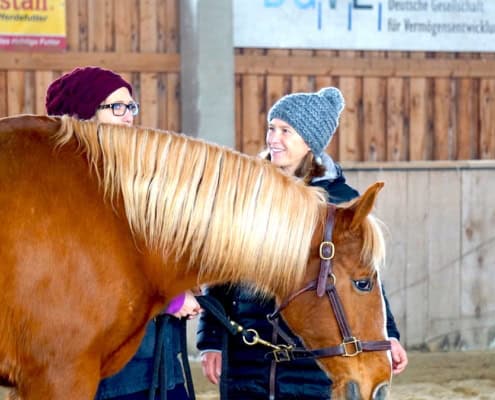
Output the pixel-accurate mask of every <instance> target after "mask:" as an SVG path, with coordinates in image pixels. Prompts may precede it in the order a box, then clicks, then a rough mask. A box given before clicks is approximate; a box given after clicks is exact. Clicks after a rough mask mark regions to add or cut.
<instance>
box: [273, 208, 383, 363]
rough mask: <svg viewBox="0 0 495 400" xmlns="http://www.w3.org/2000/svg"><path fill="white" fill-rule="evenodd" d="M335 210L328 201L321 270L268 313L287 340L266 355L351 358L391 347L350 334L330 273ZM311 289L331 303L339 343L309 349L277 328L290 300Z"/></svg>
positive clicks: (321, 249)
mask: <svg viewBox="0 0 495 400" xmlns="http://www.w3.org/2000/svg"><path fill="white" fill-rule="evenodd" d="M335 212H336V206H335V205H333V204H328V208H327V220H326V225H325V232H324V236H323V241H322V242H321V244H320V272H319V274H318V278H317V279H315V280H313V281H311V282H309V283H308V284H307V285H306V286H304V287H303V288H302V289H300V290H298V291H297V292H295V293H293V294H292V295H290V296H289V297H288V298H287V299H285V300H284V301H283V302H282V303H281V304H280V305H279V306H278V307H277V308H276V310H275V311H274V312H273V313H272V314H269V315H268V316H267V318H268V320H269V321H270V322H271V323H272V324H273V325H274V327H275V329H276V330H278V333H279V335H280V336H281V337H282V338H283V339H284V340H285V341H286V342H287V343H288V344H287V345H280V344H279V345H276V346H274V347H276V348H275V349H274V350H273V351H272V352H270V353H269V355H268V357H269V358H271V357H273V358H274V359H275V360H276V361H277V362H280V361H289V360H293V359H300V358H321V357H333V356H344V357H352V356H355V355H357V354H359V353H361V352H363V351H385V350H390V348H391V345H390V341H389V340H372V341H363V340H360V339H358V338H356V337H355V336H353V334H352V331H351V328H350V326H349V323H348V322H347V318H346V316H345V312H344V308H343V307H342V302H341V301H340V297H339V295H338V293H337V289H336V286H335V282H336V278H335V275H334V273H333V265H332V259H333V257H334V255H335V247H334V244H333V242H332V236H333V229H334V225H335ZM311 290H316V294H317V296H318V297H323V296H324V295H325V293H326V294H327V295H328V299H329V301H330V304H331V306H332V310H333V312H334V315H335V319H336V320H337V324H338V326H339V330H340V334H341V336H342V343H340V344H338V345H336V346H330V347H324V348H321V349H315V350H308V349H305V348H301V347H297V345H296V344H295V342H294V340H293V339H292V338H291V337H290V336H289V335H288V334H287V333H286V332H284V331H283V330H280V328H279V326H278V323H277V320H278V317H279V315H280V313H281V312H282V311H283V310H284V309H285V308H286V307H287V306H288V305H289V303H290V302H291V301H292V300H294V299H295V298H297V297H298V296H299V295H301V294H303V293H305V292H308V291H311ZM270 355H271V357H270Z"/></svg>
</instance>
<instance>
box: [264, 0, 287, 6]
mask: <svg viewBox="0 0 495 400" xmlns="http://www.w3.org/2000/svg"><path fill="white" fill-rule="evenodd" d="M284 1H285V0H265V7H266V8H270V7H280V6H281V5H282V4H283V3H284Z"/></svg>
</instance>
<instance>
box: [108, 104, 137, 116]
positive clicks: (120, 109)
mask: <svg viewBox="0 0 495 400" xmlns="http://www.w3.org/2000/svg"><path fill="white" fill-rule="evenodd" d="M106 108H110V109H111V110H112V114H113V115H115V116H116V117H122V116H124V115H125V113H126V112H127V110H129V111H130V112H131V114H132V116H133V117H135V116H136V115H138V114H139V103H135V102H132V103H129V104H125V103H111V104H101V105H100V106H98V110H104V109H106Z"/></svg>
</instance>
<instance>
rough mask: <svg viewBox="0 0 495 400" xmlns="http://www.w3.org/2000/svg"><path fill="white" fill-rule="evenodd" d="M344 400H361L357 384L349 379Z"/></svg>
mask: <svg viewBox="0 0 495 400" xmlns="http://www.w3.org/2000/svg"><path fill="white" fill-rule="evenodd" d="M345 398H346V400H362V398H361V393H360V391H359V384H358V383H357V382H354V381H350V382H349V383H348V384H347V393H346V397H345Z"/></svg>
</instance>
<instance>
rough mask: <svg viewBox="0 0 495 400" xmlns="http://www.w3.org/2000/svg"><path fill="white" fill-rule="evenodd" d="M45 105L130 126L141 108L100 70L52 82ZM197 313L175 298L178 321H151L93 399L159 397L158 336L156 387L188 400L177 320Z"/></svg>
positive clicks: (188, 301)
mask: <svg viewBox="0 0 495 400" xmlns="http://www.w3.org/2000/svg"><path fill="white" fill-rule="evenodd" d="M45 103H46V111H47V113H48V114H49V115H64V114H66V115H70V116H72V117H75V118H79V119H85V120H94V121H96V122H102V123H114V124H127V125H132V123H133V121H134V117H135V116H136V115H137V114H138V113H139V104H138V103H136V101H134V99H133V97H132V86H131V85H130V84H129V83H128V82H126V81H125V80H124V79H123V78H122V77H121V76H120V75H118V74H116V73H115V72H112V71H109V70H107V69H103V68H98V67H84V68H76V69H74V70H73V71H71V72H69V73H67V74H64V75H62V76H61V77H60V78H58V79H56V80H55V81H53V82H52V83H51V84H50V86H49V87H48V90H47V92H46V102H45ZM199 311H200V306H199V304H198V302H197V301H196V299H195V297H194V296H193V295H192V294H191V293H190V292H186V293H184V294H183V295H181V296H178V297H176V298H175V299H173V300H172V301H171V302H170V304H169V305H168V307H167V309H166V311H165V313H166V314H168V315H172V316H174V317H176V318H167V317H165V318H164V319H165V320H166V321H167V323H164V324H161V328H160V329H157V326H158V324H157V323H156V321H155V320H154V319H153V320H152V321H151V322H150V323H149V324H148V326H147V328H146V333H145V336H144V338H143V341H142V342H141V345H140V347H139V349H138V351H137V353H136V354H135V355H134V357H133V358H132V359H131V360H130V361H129V363H127V364H126V366H125V367H124V368H123V369H122V370H121V371H120V372H118V373H117V374H115V375H113V376H111V377H108V378H106V379H103V380H102V381H101V382H100V386H99V387H98V392H97V394H96V397H95V399H97V400H103V399H115V400H148V399H149V398H150V396H152V398H156V399H159V398H160V397H159V396H160V393H159V392H160V387H153V388H152V387H151V386H152V380H153V369H154V368H153V367H154V364H153V361H154V355H155V354H156V353H157V349H156V346H155V344H156V342H157V341H156V339H157V337H158V336H159V335H157V332H159V333H160V334H161V335H163V348H162V349H161V350H162V354H163V357H162V358H161V361H162V365H161V366H160V372H162V371H163V370H165V376H164V377H162V379H158V383H159V382H160V381H162V382H163V381H165V382H166V387H167V390H166V396H167V398H168V399H177V400H188V399H189V397H188V395H187V392H186V390H185V387H184V377H183V374H182V367H181V364H180V362H179V359H178V353H179V351H180V340H181V337H180V334H181V329H180V324H179V319H180V318H182V317H191V316H196V315H197V314H198V313H199ZM162 320H163V319H162ZM163 363H165V365H163ZM152 393H155V396H153V395H152Z"/></svg>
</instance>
